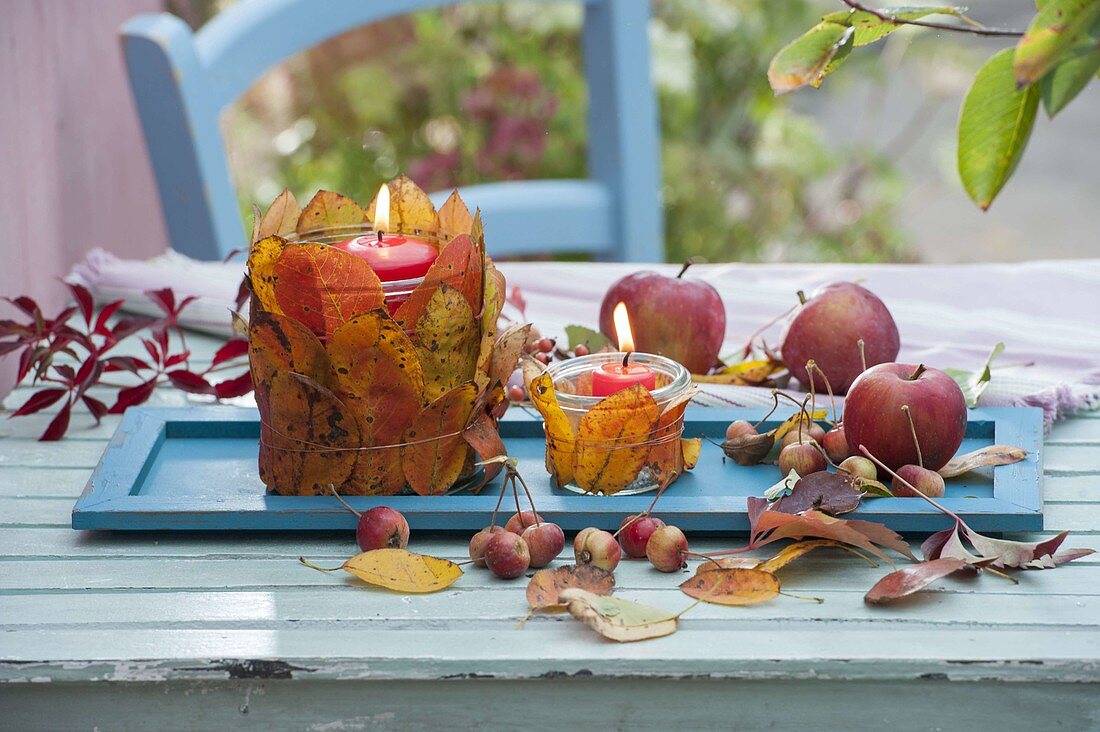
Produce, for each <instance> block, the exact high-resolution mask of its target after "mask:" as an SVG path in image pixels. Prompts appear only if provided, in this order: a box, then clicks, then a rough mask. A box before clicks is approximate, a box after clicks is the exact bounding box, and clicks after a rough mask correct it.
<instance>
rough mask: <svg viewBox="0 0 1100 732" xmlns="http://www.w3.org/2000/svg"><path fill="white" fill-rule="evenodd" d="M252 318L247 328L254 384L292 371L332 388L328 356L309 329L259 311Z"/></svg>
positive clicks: (292, 321) (255, 311) (279, 316)
mask: <svg viewBox="0 0 1100 732" xmlns="http://www.w3.org/2000/svg"><path fill="white" fill-rule="evenodd" d="M249 317H250V319H251V321H252V322H251V323H250V324H249V326H248V360H249V364H250V365H251V367H252V383H254V384H260V383H263V382H266V381H269V380H270V379H271V376H272V375H273V374H275V373H276V372H279V371H293V372H296V373H299V374H302V375H304V376H308V377H309V378H311V379H313V380H314V381H316V382H317V383H318V384H320V385H321V386H324V387H326V388H331V386H332V382H333V377H332V369H331V367H330V365H329V358H328V354H327V353H326V352H325V347H324V346H322V345H321V341H319V340H317V336H315V335H313V333H311V332H310V331H309V329H308V328H306V327H305V326H304V325H302V324H301V323H299V322H298V321H297V320H293V319H291V318H288V317H286V316H285V315H275V314H273V313H267V312H264V311H263V310H260V309H258V308H256V309H253V310H251V311H250V316H249Z"/></svg>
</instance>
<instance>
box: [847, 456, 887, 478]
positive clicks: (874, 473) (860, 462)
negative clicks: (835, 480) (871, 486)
mask: <svg viewBox="0 0 1100 732" xmlns="http://www.w3.org/2000/svg"><path fill="white" fill-rule="evenodd" d="M839 468H840V470H841V471H842V472H845V473H847V474H848V475H850V476H852V477H853V478H863V479H864V480H878V468H876V467H875V464H874V463H873V462H871V461H870V460H868V459H867V458H865V457H863V456H861V455H852V456H851V457H848V458H845V459H844V462H842V463H841V464H840V466H839Z"/></svg>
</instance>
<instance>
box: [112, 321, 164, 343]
mask: <svg viewBox="0 0 1100 732" xmlns="http://www.w3.org/2000/svg"><path fill="white" fill-rule="evenodd" d="M156 322H157V321H156V319H155V318H122V319H120V320H119V321H118V322H117V323H115V324H114V326H113V327H112V328H111V339H112V340H113V341H115V342H116V343H117V342H118V341H121V340H122V339H123V338H128V337H129V336H132V335H133V334H134V333H137V332H138V331H139V330H144V329H146V328H149V327H151V326H152V325H154V324H155V323H156Z"/></svg>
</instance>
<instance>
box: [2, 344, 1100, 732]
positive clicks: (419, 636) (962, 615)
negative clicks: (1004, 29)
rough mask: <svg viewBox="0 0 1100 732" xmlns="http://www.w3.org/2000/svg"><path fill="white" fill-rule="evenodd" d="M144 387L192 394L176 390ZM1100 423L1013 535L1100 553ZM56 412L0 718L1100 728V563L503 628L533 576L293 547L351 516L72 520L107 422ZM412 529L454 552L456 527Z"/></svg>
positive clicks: (18, 559)
mask: <svg viewBox="0 0 1100 732" xmlns="http://www.w3.org/2000/svg"><path fill="white" fill-rule="evenodd" d="M194 347H195V348H196V349H197V350H202V351H203V352H205V353H207V354H209V351H210V344H209V343H205V344H204V343H198V344H195V346H194ZM21 398H25V393H22V394H18V393H17V394H16V395H15V396H14V397H12V399H11V401H16V400H19V401H21ZM155 403H156V404H160V405H164V406H182V405H185V404H188V403H195V402H194V401H190V402H189V401H188V399H187V398H186V397H185V396H184V395H182V394H180V393H178V392H174V391H171V390H165V391H164V393H163V394H160V395H158V396H157V398H156V402H155ZM1098 417H1100V415H1097V414H1096V413H1091V414H1083V415H1081V416H1080V417H1078V418H1075V419H1073V420H1070V421H1068V422H1065V423H1062V424H1060V425H1058V426H1057V427H1056V428H1055V430H1054V432H1053V433H1052V435H1051V436H1050V438H1049V439H1048V440H1047V442H1046V449H1045V456H1044V466H1045V471H1046V476H1045V498H1046V507H1045V514H1046V526H1045V530H1044V531H1043V532H1039V533H1034V534H1018V535H1015V536H1017V537H1020V538H1024V537H1028V538H1037V537H1039V536H1049V535H1051V533H1052V532H1055V531H1058V530H1062V529H1069V530H1071V531H1073V537H1072V539H1071V541H1070V542H1069V544H1070V545H1072V546H1093V547H1097V548H1100V418H1098ZM48 419H49V416H48V415H43V416H36V417H31V418H26V419H18V420H12V421H10V422H8V421H3V422H0V435H3V437H2V438H0V728H2V729H19V730H25V729H35V728H43V727H48V728H58V729H71V728H79V729H92V728H93V727H98V728H99V729H104V730H109V729H145V728H149V727H154V728H156V729H159V730H169V729H204V730H207V729H224V728H228V727H230V726H234V727H239V728H242V729H244V728H256V729H272V728H284V727H285V728H290V729H317V730H351V729H423V728H433V727H439V726H448V727H450V728H453V729H473V728H478V729H516V728H524V727H528V726H536V725H537V726H541V727H545V728H552V729H571V728H573V729H585V728H597V727H598V728H601V729H625V728H629V729H632V730H633V729H661V730H667V729H670V728H672V729H684V730H693V729H711V728H720V729H729V728H732V727H736V728H738V729H762V728H778V729H788V728H796V729H807V730H808V729H814V730H826V729H845V730H848V729H862V728H868V729H870V728H874V729H889V730H891V731H892V732H894V731H896V730H909V729H914V730H916V729H921V730H925V729H972V730H988V729H996V730H998V732H1005V731H1006V730H1015V729H1028V730H1035V729H1040V728H1057V729H1062V730H1089V729H1097V728H1098V727H1100V558H1097V556H1093V557H1089V558H1086V559H1084V560H1082V561H1079V562H1075V563H1073V564H1072V565H1069V566H1067V567H1063V568H1060V569H1058V570H1056V571H1052V572H1031V573H1026V574H1021V575H1019V577H1020V584H1019V585H1018V586H1013V585H1011V584H1009V583H1008V582H1005V581H1004V580H1001V579H998V578H996V577H991V576H984V577H980V578H977V579H972V580H955V579H950V580H945V581H943V582H939V583H937V584H936V585H935V586H934V588H935V589H934V591H933V592H930V593H927V594H926V595H924V596H922V597H921V598H919V599H917V600H915V601H913V602H910V603H908V604H905V605H903V606H898V607H896V608H892V609H886V608H871V607H868V606H865V605H864V604H863V600H862V596H863V593H864V591H866V589H867V588H869V587H870V586H871V585H872V584H873V583H874V582H875V581H876V580H877V579H878V578H879V577H880V576H881V575H883V574H884V573H885V572H886V569H884V568H881V567H880V568H878V569H872V568H870V567H867V566H866V565H864V564H863V563H861V562H860V561H859V560H858V559H854V558H851V557H849V556H847V555H826V554H820V555H810V556H809V557H806V558H805V559H803V560H800V561H799V562H798V563H796V564H793V565H791V566H790V567H789V568H788V569H785V570H784V577H783V580H784V586H785V588H787V589H789V590H790V591H791V592H795V593H798V594H806V595H818V596H821V597H823V598H825V602H824V604H821V605H817V604H812V603H807V602H802V601H798V600H795V599H791V598H786V597H781V598H777V599H776V600H774V601H772V602H770V603H767V604H763V605H759V606H757V607H752V608H723V607H716V606H708V605H703V606H700V607H697V608H695V609H694V610H693V611H692V612H691V613H690V614H688V615H686V616H685V617H684V620H683V622H682V625H681V629H680V631H679V632H678V633H676V634H675V635H673V636H670V637H668V638H663V639H660V640H656V641H651V642H646V643H640V644H627V645H618V644H613V643H610V642H604V641H602V640H600V639H599V638H598V637H597V636H595V635H594V634H593V633H591V632H590V631H589V630H587V629H586V628H584V627H582V626H581V625H580V624H578V623H576V622H574V621H572V620H571V619H569V618H563V617H561V616H538V617H535V618H533V619H532V620H530V621H529V622H528V623H527V624H526V626H525V627H524V628H523V629H522V630H517V628H516V623H517V620H518V619H519V618H520V617H521V616H522V615H523V614H524V612H525V611H526V603H525V601H524V593H523V588H524V584H523V583H522V582H504V581H500V580H495V579H492V578H490V577H489V576H488V575H487V574H486V573H485V572H482V571H470V572H468V573H467V574H466V576H465V577H463V578H462V579H461V580H460V581H459V582H458V583H457V584H456V585H455V586H454V587H453V588H452V589H450V590H448V591H446V592H442V593H439V594H435V595H427V596H418V597H403V596H400V595H395V594H390V593H387V592H384V591H377V590H371V589H365V588H363V587H361V586H356V585H355V584H353V583H352V582H350V581H345V580H344V579H343V578H341V577H333V576H327V575H322V574H319V573H316V572H311V571H309V570H306V569H304V568H302V567H301V566H299V565H298V564H297V562H296V561H295V560H296V558H297V557H298V555H301V554H304V555H308V556H310V557H312V558H315V559H316V560H318V561H319V562H322V563H330V564H331V563H338V562H339V561H340V560H341V559H343V558H345V557H346V556H347V555H349V554H350V553H351V552H352V550H353V549H354V546H353V543H352V540H351V537H350V536H349V535H347V534H323V533H322V534H312V533H309V534H289V535H287V534H283V535H279V534H254V533H242V534H240V535H236V536H234V535H226V534H216V535H215V534H205V535H204V534H180V533H172V534H169V533H152V534H141V533H136V534H110V533H90V532H88V533H85V532H78V531H73V530H72V529H70V528H69V520H70V511H71V509H72V505H73V502H74V500H75V499H76V497H77V496H78V495H79V494H80V492H81V490H82V489H83V487H84V484H85V483H86V481H87V479H88V476H89V474H90V473H91V470H92V468H93V467H94V466H95V464H96V462H97V461H98V459H99V456H100V454H101V453H102V451H103V449H104V446H105V445H106V441H107V439H108V438H109V437H110V436H111V434H112V433H113V432H114V430H115V428H116V427H117V425H118V420H117V419H116V418H110V419H108V420H105V422H104V424H103V425H101V426H99V427H93V426H90V423H89V421H80V420H77V421H75V423H74V429H73V430H72V432H71V436H70V437H68V438H67V439H66V440H65V441H64V442H62V443H59V444H42V443H38V442H35V441H34V439H33V437H34V436H35V435H37V434H38V432H40V431H41V430H42V428H43V427H44V426H45V424H46V421H47V420H48ZM414 540H415V542H416V543H415V546H416V548H418V549H420V550H422V551H425V552H429V553H435V554H439V555H442V556H447V557H453V558H456V559H457V558H460V557H463V556H464V555H465V552H466V547H465V541H464V540H463V539H461V538H447V537H431V536H417V537H415V539H414ZM695 545H696V548H698V549H701V550H708V549H716V548H719V547H720V546H732V545H734V542H732V541H729V540H725V541H722V542H717V541H702V540H701V541H697V542H695ZM617 574H618V581H619V585H618V586H619V589H618V590H617V593H618V594H620V595H621V596H623V597H626V598H630V599H635V600H640V601H642V602H646V603H650V604H653V605H658V606H661V607H665V608H668V609H677V608H681V607H684V606H685V605H686V604H687V602H686V599H685V597H684V596H683V595H681V594H680V592H679V591H678V590H677V589H676V585H677V584H678V582H679V581H680V577H679V576H678V575H677V576H669V575H663V574H658V573H657V572H655V571H652V570H651V569H650V568H649V567H648V565H646V564H645V563H641V562H626V563H624V564H623V566H621V567H620V569H619V571H618V573H617ZM1004 681H1016V682H1025V683H1016V684H1011V685H1005V684H1003V683H1001V682H1004ZM1041 719H1042V720H1046V723H1043V724H1041V723H1040V722H1037V721H1036V720H1041ZM1055 721H1057V722H1058V724H1055Z"/></svg>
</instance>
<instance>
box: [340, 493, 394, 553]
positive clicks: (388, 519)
mask: <svg viewBox="0 0 1100 732" xmlns="http://www.w3.org/2000/svg"><path fill="white" fill-rule="evenodd" d="M328 489H329V491H331V492H332V495H334V496H335V497H336V500H337V501H339V502H340V503H341V504H342V505H343V506H344V508H346V509H347V510H348V511H350V512H351V513H353V514H355V515H356V516H357V517H359V522H358V523H357V524H356V526H355V543H356V544H358V545H359V548H360V549H361V550H363V551H365V552H369V551H371V550H372V549H404V548H405V547H406V546H408V545H409V522H408V521H406V520H405V517H404V516H402V515H401V513H400V512H398V511H395V510H393V509H392V508H390V507H389V506H375V507H374V508H372V509H370V510H367V511H356V510H355V509H354V508H352V507H351V504H349V503H348V502H347V501H345V500H344V498H343V496H341V495H340V494H339V493H337V492H336V486H335V485H333V484H332V483H329V486H328Z"/></svg>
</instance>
